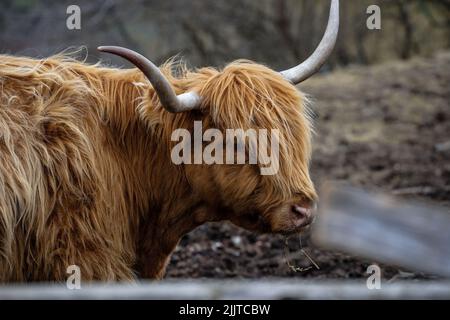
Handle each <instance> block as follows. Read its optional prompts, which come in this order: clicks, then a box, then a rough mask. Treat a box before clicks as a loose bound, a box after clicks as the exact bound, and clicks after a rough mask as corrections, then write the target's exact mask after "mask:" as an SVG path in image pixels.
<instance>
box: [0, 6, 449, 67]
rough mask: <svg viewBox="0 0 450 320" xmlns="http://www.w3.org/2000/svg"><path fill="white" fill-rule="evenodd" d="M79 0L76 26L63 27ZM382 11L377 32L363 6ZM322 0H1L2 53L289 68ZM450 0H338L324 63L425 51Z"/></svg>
mask: <svg viewBox="0 0 450 320" xmlns="http://www.w3.org/2000/svg"><path fill="white" fill-rule="evenodd" d="M71 4H76V5H78V6H79V7H80V8H81V12H82V21H81V23H82V28H81V30H79V31H78V30H77V31H70V30H68V29H67V28H66V19H67V17H68V15H67V14H66V9H67V7H68V6H69V5H71ZM372 4H376V5H379V6H380V7H381V10H382V30H380V31H371V30H368V29H367V27H366V19H367V17H368V16H367V14H366V9H367V7H368V6H369V5H372ZM328 10H329V1H328V0H214V1H212V0H163V1H162V0H129V1H124V0H76V1H73V0H63V1H51V0H2V1H1V2H0V52H2V53H14V54H23V55H31V56H47V55H50V54H54V53H57V52H60V51H62V50H64V49H66V48H67V47H69V46H70V47H79V46H81V45H83V46H86V47H87V48H88V49H89V52H90V54H92V55H93V57H91V59H92V60H95V58H96V56H98V54H97V53H96V52H95V48H96V47H97V46H98V45H122V46H127V47H130V48H133V49H135V50H138V51H141V52H143V53H145V54H146V55H147V56H148V57H150V58H151V59H153V60H154V61H156V62H158V63H161V62H163V61H164V60H166V59H167V58H169V57H172V56H174V55H176V54H179V53H180V54H181V56H182V57H184V58H185V59H186V60H187V61H188V62H189V63H190V64H191V65H192V66H196V67H197V66H205V65H221V64H223V63H225V62H229V61H230V60H234V59H238V58H247V59H252V60H256V61H258V62H261V63H265V64H268V65H270V66H272V67H274V68H285V67H287V66H290V65H292V64H295V63H297V62H298V61H300V60H302V59H304V58H305V57H307V56H308V54H310V53H311V51H312V50H313V49H314V48H315V46H316V45H317V44H318V42H319V40H320V39H321V37H322V34H323V31H324V28H325V26H326V21H327V18H328ZM449 10H450V1H449V0H358V1H354V0H342V1H341V12H342V13H341V17H342V26H341V32H340V39H339V41H338V46H337V49H336V51H335V53H334V55H333V57H332V59H331V60H330V64H329V68H332V67H335V66H346V65H348V64H354V63H355V64H373V63H379V62H382V61H385V60H389V59H397V58H401V59H408V58H410V57H412V56H416V55H421V56H429V55H430V54H432V53H433V52H434V51H436V50H438V49H442V48H448V47H449V44H450V43H449V39H450V31H449V30H450V29H449V21H450V20H449V19H450V11H449Z"/></svg>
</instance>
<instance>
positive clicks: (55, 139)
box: [0, 0, 339, 282]
mask: <svg viewBox="0 0 450 320" xmlns="http://www.w3.org/2000/svg"><path fill="white" fill-rule="evenodd" d="M338 6H339V3H338V1H337V0H333V1H332V4H331V14H330V19H329V22H328V23H329V25H328V27H327V30H326V32H325V36H324V39H323V40H322V42H321V43H320V45H319V47H318V49H317V50H316V51H315V52H314V54H313V55H312V56H311V57H310V58H309V59H308V60H307V61H305V62H304V63H302V64H301V65H299V66H297V67H295V68H293V69H290V70H287V71H284V72H281V73H278V72H275V71H273V70H271V69H269V68H267V67H265V66H262V65H259V64H256V63H253V62H250V61H245V60H240V61H236V62H233V63H230V64H229V65H227V66H226V67H225V68H224V69H223V70H217V69H214V68H203V69H199V70H196V71H189V70H187V69H186V68H182V71H183V72H181V74H180V73H178V74H177V75H176V76H175V75H173V73H172V70H173V68H174V63H173V62H172V63H167V64H165V65H164V66H162V67H161V69H158V68H157V67H155V66H154V65H153V64H152V63H151V62H150V61H148V60H147V59H145V58H144V57H143V56H141V55H139V54H137V53H135V52H133V51H131V50H128V49H124V48H118V47H101V48H99V49H100V51H104V52H109V53H114V54H117V55H120V56H122V57H124V58H126V59H128V60H129V61H130V62H132V63H133V64H134V65H135V66H136V67H137V69H131V70H121V69H113V68H107V67H101V66H99V65H95V66H92V65H88V64H85V63H82V62H78V61H76V60H74V59H71V58H69V57H67V56H64V55H60V56H54V57H51V58H48V59H42V60H36V59H31V58H22V57H13V56H7V55H1V56H0V281H2V282H11V281H17V282H23V281H63V280H64V279H66V277H67V274H66V270H67V268H68V266H70V265H77V266H79V267H80V269H81V275H82V279H83V280H102V281H106V280H133V279H135V278H136V277H142V278H157V279H160V278H162V277H163V275H164V272H165V268H166V265H167V263H168V260H169V257H170V255H171V252H172V251H173V250H174V248H175V247H176V245H177V244H178V242H179V240H180V238H181V237H182V236H183V235H184V234H186V233H188V232H190V231H191V230H193V229H194V228H196V227H197V226H199V225H201V224H203V223H206V222H209V221H231V222H232V223H234V224H236V225H237V226H240V227H243V228H246V229H248V230H254V231H257V232H274V233H283V234H292V233H298V232H301V231H302V230H304V229H305V228H306V227H307V226H308V225H309V224H310V223H311V220H312V215H313V212H312V205H313V203H314V201H315V200H316V197H317V196H316V192H315V189H314V186H313V183H312V181H311V179H310V175H309V160H310V154H311V141H310V139H311V123H310V119H309V117H308V113H307V110H306V99H305V97H304V95H303V94H302V93H300V92H299V91H298V90H297V89H296V87H295V84H297V83H299V82H301V81H303V80H305V79H307V78H308V77H310V76H311V75H313V74H314V73H316V72H317V71H318V70H319V68H320V67H321V66H322V65H323V64H324V62H325V61H326V59H327V58H328V56H329V55H330V53H331V51H332V49H333V47H334V44H335V41H336V37H337V30H338V24H339V13H338V11H339V7H338ZM177 94H179V95H178V96H177ZM195 121H201V122H202V124H203V126H204V127H205V128H216V129H219V130H223V131H224V130H226V129H229V128H231V129H233V128H239V129H243V130H246V129H277V130H279V132H280V151H279V162H280V165H279V172H278V173H277V174H276V175H272V176H263V175H261V174H260V173H259V170H258V164H244V165H206V164H202V165H195V164H192V165H189V164H182V165H175V164H174V163H173V162H172V161H171V157H170V155H171V149H172V148H173V146H174V144H175V143H174V142H173V141H172V140H171V135H172V132H173V131H174V130H176V129H179V128H183V129H186V130H189V131H192V128H193V125H194V122H195Z"/></svg>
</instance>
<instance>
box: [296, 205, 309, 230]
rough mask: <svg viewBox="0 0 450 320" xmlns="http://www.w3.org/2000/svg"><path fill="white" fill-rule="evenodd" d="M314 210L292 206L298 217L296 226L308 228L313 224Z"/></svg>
mask: <svg viewBox="0 0 450 320" xmlns="http://www.w3.org/2000/svg"><path fill="white" fill-rule="evenodd" d="M312 211H313V210H312V209H311V208H305V207H302V206H299V205H297V204H294V205H293V206H292V213H294V214H295V217H296V220H297V221H296V224H298V225H301V226H306V225H309V224H311V222H312V220H313V212H312Z"/></svg>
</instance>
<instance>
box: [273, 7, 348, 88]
mask: <svg viewBox="0 0 450 320" xmlns="http://www.w3.org/2000/svg"><path fill="white" fill-rule="evenodd" d="M338 32H339V0H331V9H330V17H329V19H328V26H327V30H326V31H325V35H324V36H323V38H322V41H321V42H320V44H319V46H318V47H317V49H316V51H314V53H313V54H312V55H311V56H310V57H309V58H308V59H307V60H306V61H305V62H303V63H302V64H300V65H298V66H296V67H294V68H292V69H289V70H285V71H282V72H280V73H281V75H282V76H283V77H284V78H285V79H286V80H288V81H290V82H292V83H293V84H299V83H300V82H303V81H305V80H306V79H308V78H309V77H311V76H312V75H314V74H315V73H317V72H318V71H319V70H320V68H321V67H322V66H323V65H324V64H325V62H326V61H327V60H328V58H329V57H330V55H331V53H332V52H333V49H334V46H335V44H336V40H337V37H338Z"/></svg>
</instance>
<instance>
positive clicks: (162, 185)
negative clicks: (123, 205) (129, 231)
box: [108, 80, 211, 278]
mask: <svg viewBox="0 0 450 320" xmlns="http://www.w3.org/2000/svg"><path fill="white" fill-rule="evenodd" d="M119 81H122V80H119ZM117 87H118V88H126V90H131V91H130V92H128V94H129V95H130V97H132V98H133V99H132V101H134V102H132V101H130V102H129V103H128V104H125V105H119V104H116V105H112V106H110V108H111V109H110V110H109V111H108V113H109V117H111V119H112V121H111V122H110V125H111V128H112V136H113V137H114V138H113V140H116V141H111V143H113V144H115V146H116V148H117V150H118V152H119V153H120V154H121V155H123V159H125V160H123V164H122V167H124V168H125V169H124V170H127V172H126V173H125V174H128V175H130V176H132V179H130V180H132V181H134V184H132V185H130V186H129V187H128V189H129V190H127V191H128V192H129V193H130V198H131V199H134V200H133V201H135V203H133V204H130V211H137V212H134V213H133V212H130V215H133V216H138V219H137V225H136V226H135V227H134V228H135V230H134V232H133V233H134V234H136V235H137V236H136V238H135V240H134V241H135V245H134V247H135V248H136V259H137V261H136V271H137V272H138V273H139V276H140V277H143V278H162V277H163V275H164V273H165V267H166V265H167V263H168V261H169V258H170V255H171V253H172V252H173V251H174V249H175V247H176V246H177V244H178V242H179V241H180V239H181V238H182V237H183V236H184V235H185V234H186V233H188V232H190V231H192V230H193V229H195V228H196V227H197V226H199V225H201V224H203V223H205V222H207V221H208V220H211V213H210V212H208V210H207V208H206V206H205V205H204V204H203V203H202V201H201V200H200V199H199V198H198V197H196V196H195V192H193V190H191V188H190V184H189V182H188V180H187V177H186V173H185V171H184V168H183V167H182V166H175V165H174V164H173V163H172V161H171V158H170V153H171V152H170V151H171V147H170V145H169V144H168V141H169V137H170V135H171V131H172V129H170V128H171V126H170V124H169V123H170V121H173V119H172V117H173V115H170V114H167V113H165V111H163V110H161V109H160V108H156V107H154V106H153V105H152V103H153V102H152V101H151V100H148V101H147V102H145V100H143V99H146V98H145V96H144V97H142V96H141V97H140V98H139V94H141V95H142V88H139V87H135V86H134V85H131V84H128V85H127V84H119V85H118V86H117ZM120 91H121V90H118V91H117V92H118V93H117V94H119V93H120ZM151 96H152V95H148V98H147V99H149V98H150V97H151ZM114 100H115V101H123V99H122V100H120V97H115V99H113V101H114ZM139 101H140V102H141V103H142V102H144V103H143V104H141V105H144V106H148V107H146V108H145V109H146V110H144V114H143V113H142V112H143V110H142V109H140V107H139V105H138V103H139ZM124 112H125V114H126V116H125V117H124ZM161 113H162V114H161ZM146 119H148V120H149V122H152V119H158V121H161V119H163V120H162V123H160V124H158V123H157V124H156V125H154V127H150V126H149V125H148V123H145V120H146ZM155 122H157V121H155ZM187 122H189V123H190V122H192V121H189V120H188V121H187Z"/></svg>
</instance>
